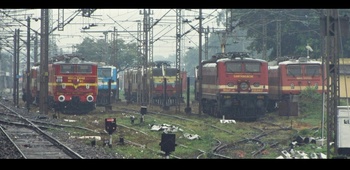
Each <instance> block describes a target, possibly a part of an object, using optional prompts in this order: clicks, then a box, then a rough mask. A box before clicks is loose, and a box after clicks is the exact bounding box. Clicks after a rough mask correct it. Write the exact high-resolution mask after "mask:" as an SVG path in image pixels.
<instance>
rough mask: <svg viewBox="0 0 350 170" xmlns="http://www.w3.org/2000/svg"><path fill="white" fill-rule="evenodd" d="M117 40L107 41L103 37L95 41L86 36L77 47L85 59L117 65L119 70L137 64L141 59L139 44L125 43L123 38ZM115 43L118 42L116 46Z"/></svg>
mask: <svg viewBox="0 0 350 170" xmlns="http://www.w3.org/2000/svg"><path fill="white" fill-rule="evenodd" d="M115 41H116V42H114V41H112V42H106V41H105V40H102V39H100V40H96V41H95V40H93V39H91V38H84V40H83V42H82V43H81V44H77V45H76V46H75V47H76V49H77V53H79V54H82V55H83V56H85V60H87V61H94V62H105V64H107V65H115V66H116V67H117V68H118V69H119V71H122V70H124V69H126V68H128V67H130V66H134V65H135V64H137V63H138V61H139V60H140V57H138V56H139V54H138V50H137V44H136V43H130V44H125V41H124V40H123V39H117V40H115ZM114 43H116V45H115V46H114ZM114 47H116V48H114Z"/></svg>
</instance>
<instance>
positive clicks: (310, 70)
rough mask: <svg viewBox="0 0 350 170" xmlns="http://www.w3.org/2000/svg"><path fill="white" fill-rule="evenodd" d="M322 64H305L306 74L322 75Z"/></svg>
mask: <svg viewBox="0 0 350 170" xmlns="http://www.w3.org/2000/svg"><path fill="white" fill-rule="evenodd" d="M320 68H321V66H320V65H305V75H306V76H319V75H321V70H320Z"/></svg>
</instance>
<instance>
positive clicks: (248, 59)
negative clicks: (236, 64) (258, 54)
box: [217, 57, 267, 63]
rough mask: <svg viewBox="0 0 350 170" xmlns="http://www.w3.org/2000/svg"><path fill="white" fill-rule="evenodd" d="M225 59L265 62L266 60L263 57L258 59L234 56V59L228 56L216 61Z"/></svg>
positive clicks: (224, 60)
mask: <svg viewBox="0 0 350 170" xmlns="http://www.w3.org/2000/svg"><path fill="white" fill-rule="evenodd" d="M226 61H258V62H263V63H266V62H267V61H266V60H263V59H259V58H250V57H245V58H239V57H236V58H234V59H230V58H221V59H218V60H217V62H226Z"/></svg>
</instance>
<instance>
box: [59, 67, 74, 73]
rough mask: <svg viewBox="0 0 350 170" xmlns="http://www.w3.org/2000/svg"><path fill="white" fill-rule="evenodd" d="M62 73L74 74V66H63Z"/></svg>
mask: <svg viewBox="0 0 350 170" xmlns="http://www.w3.org/2000/svg"><path fill="white" fill-rule="evenodd" d="M61 73H74V66H73V65H61Z"/></svg>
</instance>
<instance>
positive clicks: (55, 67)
mask: <svg viewBox="0 0 350 170" xmlns="http://www.w3.org/2000/svg"><path fill="white" fill-rule="evenodd" d="M97 67H98V65H97V63H94V62H87V61H84V60H82V59H81V57H79V56H74V55H67V56H65V60H64V61H61V60H60V61H56V62H52V63H50V64H49V65H48V75H49V80H48V104H49V108H52V109H55V110H56V111H60V112H62V113H68V114H69V113H74V114H79V113H81V114H83V113H88V112H90V111H92V110H94V109H95V108H96V96H97V94H98V87H97V84H98V82H97V81H98V79H97ZM30 78H31V81H30V82H31V84H30V89H31V97H30V99H31V100H30V101H29V102H33V103H37V104H38V103H39V91H40V72H39V66H33V67H32V68H31V73H30ZM23 91H24V93H23V95H25V94H26V93H25V91H26V85H25V83H24V85H23ZM23 99H24V100H25V99H26V97H25V96H23Z"/></svg>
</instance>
